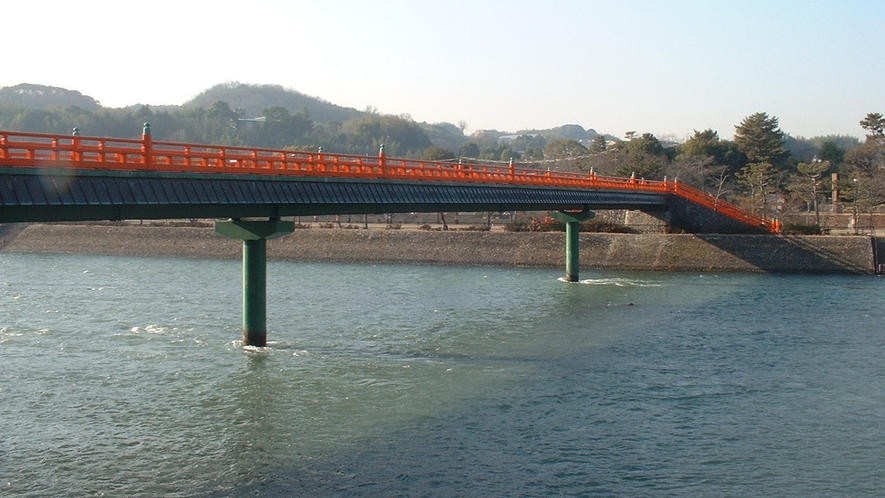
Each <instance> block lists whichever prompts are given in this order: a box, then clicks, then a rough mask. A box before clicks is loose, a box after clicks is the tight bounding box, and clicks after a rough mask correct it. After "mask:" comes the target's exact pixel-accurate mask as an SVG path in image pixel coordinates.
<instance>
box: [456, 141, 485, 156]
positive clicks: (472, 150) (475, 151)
mask: <svg viewBox="0 0 885 498" xmlns="http://www.w3.org/2000/svg"><path fill="white" fill-rule="evenodd" d="M479 152H480V151H479V145H476V142H467V143H466V144H464V145H462V146H461V150H459V151H458V155H459V156H461V157H473V158H476V157H479Z"/></svg>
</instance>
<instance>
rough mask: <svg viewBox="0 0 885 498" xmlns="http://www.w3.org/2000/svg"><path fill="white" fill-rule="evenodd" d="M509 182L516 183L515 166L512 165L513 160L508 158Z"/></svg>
mask: <svg viewBox="0 0 885 498" xmlns="http://www.w3.org/2000/svg"><path fill="white" fill-rule="evenodd" d="M510 181H511V182H515V181H516V166H515V165H514V164H513V158H512V157H511V158H510Z"/></svg>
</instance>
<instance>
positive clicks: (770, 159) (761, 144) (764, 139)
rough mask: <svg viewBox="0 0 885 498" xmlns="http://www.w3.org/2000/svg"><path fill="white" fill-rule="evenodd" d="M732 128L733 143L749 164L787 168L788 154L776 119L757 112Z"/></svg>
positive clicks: (783, 136)
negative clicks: (765, 164) (766, 164)
mask: <svg viewBox="0 0 885 498" xmlns="http://www.w3.org/2000/svg"><path fill="white" fill-rule="evenodd" d="M734 128H735V132H734V141H735V143H737V146H738V148H739V149H740V151H741V152H743V153H744V154H745V155H746V156H747V160H748V161H749V162H750V163H768V164H770V165H772V166H774V167H775V168H784V167H786V166H787V159H788V158H789V156H790V154H789V152H787V150H786V149H785V148H784V140H785V135H784V132H783V131H781V130H780V128H778V120H777V118H776V117H774V116H771V117H769V116H768V114H766V113H764V112H757V113H756V114H753V115H750V116H748V117H746V118H744V120H743V121H742V122H741V124H740V125H737V126H735V127H734Z"/></svg>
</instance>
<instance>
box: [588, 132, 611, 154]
mask: <svg viewBox="0 0 885 498" xmlns="http://www.w3.org/2000/svg"><path fill="white" fill-rule="evenodd" d="M607 148H608V141H607V140H606V139H605V135H602V134H597V135H596V136H595V137H593V140H591V141H590V153H591V154H598V153H600V152H605V149H607Z"/></svg>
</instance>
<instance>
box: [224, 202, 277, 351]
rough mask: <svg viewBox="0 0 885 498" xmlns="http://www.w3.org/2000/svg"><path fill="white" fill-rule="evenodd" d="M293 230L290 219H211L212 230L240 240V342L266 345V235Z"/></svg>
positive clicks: (272, 236)
mask: <svg viewBox="0 0 885 498" xmlns="http://www.w3.org/2000/svg"><path fill="white" fill-rule="evenodd" d="M294 230H295V223H294V222H291V221H280V220H276V219H274V220H269V221H244V220H230V221H217V222H215V231H216V232H218V233H220V234H221V235H224V236H227V237H230V238H232V239H239V240H242V241H243V345H245V346H262V347H263V346H266V345H267V239H274V238H277V237H281V236H283V235H285V234H287V233H292V232H293V231H294Z"/></svg>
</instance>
